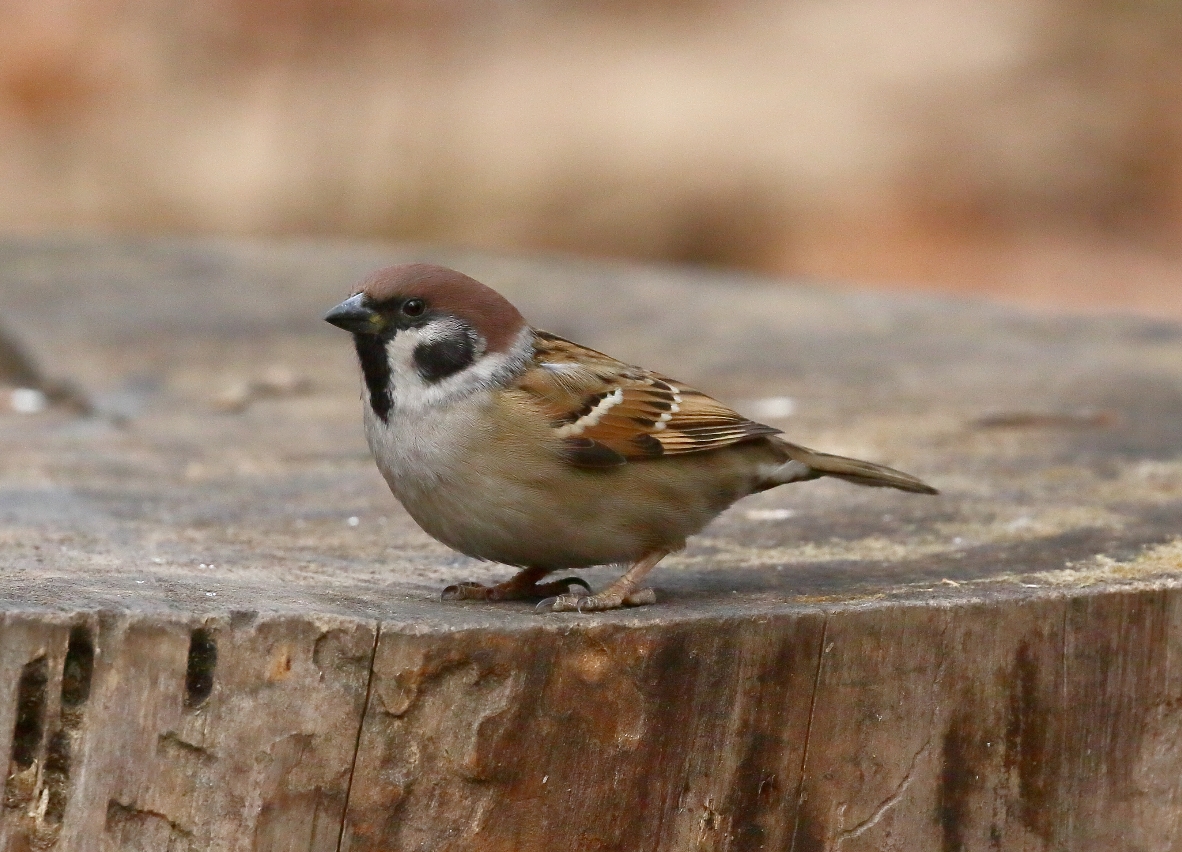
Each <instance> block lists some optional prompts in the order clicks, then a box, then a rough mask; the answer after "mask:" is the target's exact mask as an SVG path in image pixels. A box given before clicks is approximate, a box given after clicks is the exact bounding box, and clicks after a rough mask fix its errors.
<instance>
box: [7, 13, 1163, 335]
mask: <svg viewBox="0 0 1182 852" xmlns="http://www.w3.org/2000/svg"><path fill="white" fill-rule="evenodd" d="M1180 44H1182V4H1179V3H1177V2H1175V0H1124V2H1119V0H965V2H962V3H955V4H953V3H946V2H942V0H826V2H821V0H811V2H804V1H803V0H795V1H794V2H776V3H773V2H760V0H745V2H726V1H725V0H685V1H684V2H676V1H675V0H646V2H638V3H622V2H607V3H597V4H572V3H563V2H557V0H519V2H513V3H493V2H481V0H451V1H450V2H446V0H439V1H438V2H430V0H401V2H398V1H397V0H395V2H380V0H285V2H280V0H190V2H182V0H0V231H3V232H8V233H24V234H27V233H42V232H46V231H53V230H61V229H88V230H106V231H118V232H138V233H178V232H179V233H217V234H252V235H269V234H320V235H341V236H355V237H378V238H383V239H386V238H393V239H411V240H431V241H443V242H451V243H458V244H463V245H471V246H479V247H489V248H499V249H506V250H536V249H543V250H561V251H571V252H576V253H582V254H591V255H602V256H623V257H636V258H648V259H665V260H673V261H688V262H704V263H710V264H720V265H730V266H738V267H744V268H749V269H754V270H761V271H767V272H772V273H777V274H788V275H806V276H813V277H822V278H828V279H845V280H852V281H858V282H861V283H862V284H871V285H881V286H889V287H895V288H903V287H907V288H930V289H936V290H944V291H952V292H961V293H970V294H981V295H986V296H989V297H992V298H998V299H1006V300H1010V301H1014V302H1018V303H1022V304H1027V305H1033V306H1036V307H1044V308H1052V309H1061V310H1071V311H1088V310H1121V311H1137V312H1143V313H1148V314H1155V315H1160V316H1173V317H1176V318H1182V49H1179V47H1178V46H1179V45H1180Z"/></svg>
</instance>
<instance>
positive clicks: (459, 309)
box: [324, 263, 529, 420]
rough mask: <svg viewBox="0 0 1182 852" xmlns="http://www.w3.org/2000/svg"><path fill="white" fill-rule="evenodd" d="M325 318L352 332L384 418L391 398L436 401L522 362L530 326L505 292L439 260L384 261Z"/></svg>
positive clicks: (373, 397) (492, 379) (376, 406)
mask: <svg viewBox="0 0 1182 852" xmlns="http://www.w3.org/2000/svg"><path fill="white" fill-rule="evenodd" d="M324 319H325V320H327V321H328V322H330V323H332V324H333V325H335V326H337V327H338V328H342V329H344V330H345V331H348V332H351V333H352V334H353V340H354V344H355V346H356V348H357V355H358V357H359V358H360V360H361V368H362V372H363V373H364V375H365V381H366V385H367V386H368V388H369V392H370V404H371V406H372V407H373V408H374V411H375V413H377V414H378V415H379V416H380V417H382V419H383V420H385V419H386V416H388V413H389V410H390V408H391V406H392V405H393V404H394V402H395V401H396V402H398V403H399V404H401V405H411V406H412V407H413V406H416V405H420V404H426V405H429V404H433V403H436V402H439V401H442V400H444V399H447V398H450V397H452V396H455V395H457V394H463V393H467V392H471V391H472V390H474V389H477V388H479V387H481V386H487V385H488V384H490V383H493V382H495V381H498V380H503V379H504V378H505V377H506V376H507V375H509V374H512V373H515V372H516V371H517V370H518V369H520V366H521V364H522V363H523V361H524V358H525V357H527V356H528V351H527V350H528V345H529V344H528V330H529V326H528V325H527V324H526V322H525V319H524V318H523V317H522V316H521V314H520V313H519V312H518V310H517V309H516V308H515V307H513V305H512V304H510V302H509V301H508V300H507V299H506V298H505V297H504V296H502V295H501V294H500V293H498V292H496V291H495V290H493V289H492V288H490V287H486V286H485V285H483V284H481V283H480V282H479V281H476V280H475V279H472V278H469V277H468V276H467V275H464V274H462V273H460V272H456V271H455V270H452V269H447V268H445V267H442V266H433V265H431V264H426V263H410V264H404V265H401V266H389V267H386V268H384V269H379V270H377V271H376V272H374V273H373V274H371V275H370V276H368V277H367V278H366V279H365V280H364V281H362V282H361V285H360V286H359V287H358V289H357V291H356V292H355V293H354V294H353V295H352V296H350V297H349V298H348V299H346V300H345V301H343V302H341V303H340V304H339V305H337V306H336V307H335V308H333V309H332V310H331V311H329V312H328V313H327V314H326V315H325V317H324Z"/></svg>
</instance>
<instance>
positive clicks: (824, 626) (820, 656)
mask: <svg viewBox="0 0 1182 852" xmlns="http://www.w3.org/2000/svg"><path fill="white" fill-rule="evenodd" d="M828 633H829V616H828V615H826V616H825V617H824V620H823V621H822V622H821V641H820V642H819V643H818V647H817V673H816V674H815V675H814V676H813V694H812V695H811V696H810V698H809V718H808V722H807V723H806V724H805V728H804V748H803V749H802V753H801V756H800V778H799V780H798V781H797V787H796V814H795V816H794V817H793V822H792V835H791V840H790V841H789V844H788V852H796V837H797V834H798V833H799V832H800V812H801V810H802V809H803V807H804V798H805V789H804V783H805V771H806V770H807V769H808V761H809V740H810V739H811V738H812V734H813V714H814V713H816V711H817V690H818V688H819V687H820V685H821V671H822V668H823V667H824V664H825V651H826V648H825V642H826V639H827V637H828Z"/></svg>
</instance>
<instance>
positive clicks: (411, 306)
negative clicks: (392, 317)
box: [402, 299, 427, 317]
mask: <svg viewBox="0 0 1182 852" xmlns="http://www.w3.org/2000/svg"><path fill="white" fill-rule="evenodd" d="M425 310H427V304H426V302H424V301H423V300H422V299H407V300H406V301H405V302H403V303H402V312H403V313H404V314H406V315H407V316H408V317H421V316H422V315H423V311H425Z"/></svg>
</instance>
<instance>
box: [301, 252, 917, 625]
mask: <svg viewBox="0 0 1182 852" xmlns="http://www.w3.org/2000/svg"><path fill="white" fill-rule="evenodd" d="M325 319H326V320H327V321H328V322H330V323H332V324H333V325H335V326H338V327H339V328H342V329H344V330H345V331H348V332H351V333H352V335H353V342H354V345H355V347H356V349H357V356H358V358H359V360H360V362H361V372H362V375H363V377H364V382H365V387H364V391H363V397H364V419H365V434H366V438H367V439H368V441H369V446H370V449H371V451H372V452H373V456H374V459H375V460H376V461H377V465H378V469H379V470H380V471H381V472H382V475H383V476H384V477H385V479H386V482H387V483H388V484H389V486H390V490H391V491H393V492H394V496H395V497H397V498H398V499H399V501H400V502H401V503H402V505H403V506H404V507H405V508H406V510H407V512H409V513H410V515H411V517H412V518H414V519H415V521H416V522H418V524H419V526H421V527H422V528H423V529H424V530H426V531H427V532H428V533H429V534H431V535H432V536H434V537H435V538H437V539H438V540H439V541H441V542H443V543H444V544H446V545H448V546H449V547H452V548H454V549H456V550H458V551H460V552H461V553H464V554H467V555H468V556H473V557H476V558H478V559H487V560H491V561H495V562H501V563H504V564H506V565H512V566H516V567H518V568H520V569H521V570H520V571H519V572H518V573H517V574H516V576H514V577H513V578H512V579H510V580H508V581H506V582H504V583H500V584H498V585H494V586H485V585H481V584H478V583H461V584H459V585H455V586H449V587H448V588H446V589H444V591H443V598H444V599H445V600H492V601H495V600H512V599H544V600H542V602H541V604H539V607H540V608H543V607H544V608H549V609H551V610H553V611H573V610H577V611H582V612H587V611H594V610H608V609H615V608H617V607H621V606H638V605H641V604H650V603H653V602H655V600H656V597H655V595H654V593H653V590H652V589H650V588H643V587H642V586H641V583H642V581H643V579H644V577H645V575H646V574H648V572H649V571H651V570H652V569H653V567H654V566H655V565H656V564H657V563H658V562H659V561H660V560H661V559H662V558H664V557H665V556H667V555H668V554H670V553H672V552H674V551H676V550H680V549H681V548H682V547H684V546H685V541H686V538H687V537H688V536H690V535H693V534H694V533H696V532H698V531H699V530H701V529H702V528H703V527H704V526H706V524H707V523H709V522H710V521H711V520H712V519H713V518H714V517H715V516H717V515H718V514H719V513H720V512H722V511H723V510H724V509H726V508H727V507H728V506H730V505H731V504H732V503H734V502H735V501H736V500H738V499H740V498H742V497H746V496H747V495H748V494H754V493H757V492H759V491H765V490H767V489H769V488H774V487H776V486H777V485H784V484H787V483H789V482H801V481H804V480H809V479H816V478H818V477H821V476H834V477H837V478H839V479H844V480H846V481H848V482H854V483H857V484H858V485H871V486H886V487H889V488H898V489H900V490H902V491H913V492H916V493H920V494H935V493H936V490H935V489H934V488H932V487H930V486H928V485H926V484H924V483H923V482H921V481H920V480H918V479H916V478H915V477H914V476H910V475H908V474H906V473H901V472H900V471H897V470H892V469H891V468H888V467H883V466H882V465H877V464H873V463H872V462H866V461H858V460H857V459H850V458H843V457H841V456H835V455H829V454H827V453H819V452H815V451H814V450H810V449H806V448H805V447H800V446H797V445H796V444H791V443H789V442H787V441H785V440H784V439H782V438H780V437H779V436H778V435H779V431H780V430H778V429H775V428H772V427H771V426H765V425H763V424H762V423H755V422H753V421H751V420H748V419H747V418H745V417H743V416H741V415H739V414H737V413H736V412H734V411H732V410H731V409H730V408H727V407H726V406H725V405H722V404H721V403H719V402H717V401H715V400H713V399H711V398H710V397H708V396H706V395H705V394H703V393H701V392H700V391H696V390H694V389H693V388H690V387H687V386H686V385H684V384H682V383H681V382H679V381H676V380H675V379H671V378H669V377H668V376H663V375H660V374H659V373H654V372H651V371H649V370H645V369H643V368H640V367H633V366H630V365H628V364H624V363H622V362H620V361H617V360H615V359H614V358H611V357H609V356H607V355H604V354H603V353H601V352H596V351H595V350H593V349H588V348H587V347H585V346H580V345H579V344H577V343H572V342H571V341H569V340H564V339H563V338H561V337H558V336H556V335H553V334H548V333H547V332H544V331H540V330H538V329H535V328H532V327H531V326H530V325H529V324H528V323H527V322H526V321H525V319H524V318H523V317H522V316H521V314H520V313H519V312H518V311H517V309H516V308H515V307H513V305H512V304H510V303H509V301H508V300H506V299H505V298H504V297H503V296H501V295H500V294H499V293H497V292H496V291H494V290H492V289H491V288H489V287H486V286H485V285H483V284H481V283H480V282H478V281H475V280H474V279H472V278H469V277H468V276H466V275H463V274H461V273H459V272H456V271H454V270H451V269H446V268H443V267H440V266H432V265H428V264H407V265H402V266H391V267H388V268H385V269H380V270H378V271H377V272H374V273H373V274H372V275H370V276H369V277H368V278H366V279H365V280H364V281H363V282H362V284H361V287H360V289H359V290H358V291H357V292H356V293H355V294H354V295H352V296H351V297H349V298H348V299H346V300H345V301H344V302H342V303H341V304H339V305H337V306H336V307H335V308H333V309H332V310H331V311H329V312H328V314H327V315H326V316H325ZM607 564H626V565H629V566H630V567H629V568H628V570H627V572H626V573H625V574H624V575H623V576H622V577H620V578H619V579H618V580H616V581H615V582H614V583H612V584H611V585H610V586H608V587H607V588H606V589H604V590H603V591H600V592H598V593H596V594H591V590H590V587H589V586H588V585H587V584H586V583H585V582H584V581H583V580H581V579H578V578H574V577H567V578H564V579H561V580H553V581H549V582H540V581H542V580H543V578H545V577H546V575H548V574H550V573H551V572H554V571H560V570H564V569H573V568H585V567H588V566H591V565H607Z"/></svg>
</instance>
